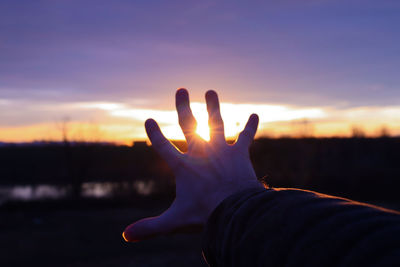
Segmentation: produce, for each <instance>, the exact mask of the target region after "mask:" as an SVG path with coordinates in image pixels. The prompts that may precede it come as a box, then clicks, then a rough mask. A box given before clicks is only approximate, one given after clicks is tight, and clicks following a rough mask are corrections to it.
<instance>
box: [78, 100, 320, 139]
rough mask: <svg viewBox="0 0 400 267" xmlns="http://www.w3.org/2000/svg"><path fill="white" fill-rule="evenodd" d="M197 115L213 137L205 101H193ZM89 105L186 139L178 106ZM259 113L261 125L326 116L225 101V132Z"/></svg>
mask: <svg viewBox="0 0 400 267" xmlns="http://www.w3.org/2000/svg"><path fill="white" fill-rule="evenodd" d="M190 106H191V109H192V112H193V115H194V116H195V118H196V120H197V129H196V132H197V134H199V135H200V136H201V137H202V138H203V139H205V140H209V139H210V133H209V131H210V129H209V126H208V113H207V107H206V104H204V103H198V102H193V103H191V105H190ZM84 107H86V108H88V107H89V108H97V109H102V110H105V111H107V112H108V113H109V114H110V115H111V116H114V117H124V118H130V119H135V120H139V121H143V122H144V121H145V120H146V119H148V118H153V119H155V120H156V121H157V122H158V123H159V124H160V127H161V128H162V131H163V133H164V135H165V136H166V137H167V138H171V139H175V140H182V139H184V136H183V134H182V131H181V129H180V128H179V125H178V116H177V114H176V111H174V110H153V109H133V108H128V107H126V106H124V105H120V104H113V103H96V104H91V105H87V104H86V105H85V106H84ZM252 113H257V114H258V115H259V116H260V127H262V124H263V123H269V122H275V121H290V120H295V119H301V118H308V119H313V118H322V117H324V116H325V113H324V111H323V110H322V109H320V108H292V107H290V106H284V105H267V104H264V105H261V104H259V105H257V104H232V103H221V114H222V118H223V120H224V125H225V136H226V137H228V138H233V137H236V136H237V135H238V133H239V132H240V131H241V130H243V128H244V126H245V124H246V122H247V120H248V118H249V116H250V115H251V114H252Z"/></svg>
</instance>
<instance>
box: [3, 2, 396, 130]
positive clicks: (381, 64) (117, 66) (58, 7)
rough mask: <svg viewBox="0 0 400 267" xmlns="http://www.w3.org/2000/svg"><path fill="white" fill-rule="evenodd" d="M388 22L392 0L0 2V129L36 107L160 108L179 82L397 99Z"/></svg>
mask: <svg viewBox="0 0 400 267" xmlns="http://www.w3.org/2000/svg"><path fill="white" fill-rule="evenodd" d="M278 2H279V3H278ZM399 25H400V2H399V1H370V0H362V1H361V0H360V1H353V0H346V1H337V0H336V1H329V0H326V1H325V0H308V1H306V0H299V1H295V0H284V1H232V0H229V1H148V0H147V1H103V0H96V1H54V0H47V1H31V0H26V1H23V0H19V1H14V0H3V1H1V2H0V111H1V114H0V126H9V125H24V124H27V123H31V124H33V123H35V122H38V123H39V122H43V121H46V120H47V119H48V118H47V117H46V116H44V115H43V116H41V115H40V114H41V113H40V112H39V111H37V110H36V113H35V110H34V109H35V108H34V107H30V105H32V104H37V105H39V106H40V104H41V103H52V104H54V103H70V102H71V103H72V102H88V101H104V102H118V103H126V104H132V103H134V104H136V105H139V106H140V105H144V106H145V107H146V108H149V107H153V108H171V107H173V102H172V103H170V101H171V100H172V99H173V98H172V96H173V94H174V90H175V89H176V88H177V87H181V86H184V87H188V88H190V89H191V93H192V96H193V97H192V98H193V99H194V100H197V101H203V94H204V92H205V90H206V89H208V88H215V89H216V90H217V91H218V92H220V94H221V95H222V96H223V100H224V101H226V102H231V103H259V104H263V103H269V104H290V105H296V106H330V107H335V108H352V107H360V106H387V105H390V106H395V105H399V102H400V87H399V84H400V75H399V70H400V45H399V43H400V27H399ZM166 99H167V100H168V103H166ZM1 103H3V104H4V103H8V105H7V106H6V107H4V105H3V107H2V106H1ZM32 109H33V110H32ZM5 112H6V113H7V114H5ZM24 114H25V115H24ZM38 114H39V115H38ZM62 115H63V114H60V116H62ZM54 116H55V117H57V116H58V115H57V114H55V115H54Z"/></svg>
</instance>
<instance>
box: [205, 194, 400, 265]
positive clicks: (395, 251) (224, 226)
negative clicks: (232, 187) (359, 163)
mask: <svg viewBox="0 0 400 267" xmlns="http://www.w3.org/2000/svg"><path fill="white" fill-rule="evenodd" d="M399 240H400V216H399V214H398V213H397V212H394V211H389V210H384V209H381V208H378V207H375V206H371V205H366V204H362V203H357V202H353V201H350V200H347V199H343V198H337V197H332V196H327V195H323V194H318V193H314V192H311V191H304V190H297V189H267V190H263V189H261V190H260V189H248V190H244V191H242V192H239V193H236V194H233V195H231V196H230V197H228V198H227V199H225V200H224V201H223V202H222V203H221V204H220V205H219V206H218V207H217V208H216V209H215V210H214V212H213V213H212V215H211V216H210V218H209V220H208V223H207V226H206V229H205V232H204V240H203V254H204V257H205V259H206V260H207V262H208V263H209V264H210V266H387V265H390V266H400V241H399Z"/></svg>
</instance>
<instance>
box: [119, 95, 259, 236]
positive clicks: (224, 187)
mask: <svg viewBox="0 0 400 267" xmlns="http://www.w3.org/2000/svg"><path fill="white" fill-rule="evenodd" d="M206 102H207V110H208V113H209V124H210V141H209V142H206V141H204V140H203V139H201V138H200V137H199V136H198V135H197V134H196V133H195V129H196V121H195V119H194V117H193V115H192V112H191V110H190V106H189V96H188V93H187V91H186V89H179V90H178V91H177V93H176V108H177V111H178V117H179V124H180V126H181V128H182V131H183V133H184V135H185V138H186V140H187V143H188V152H187V153H181V152H180V151H178V150H177V149H176V148H175V147H174V146H173V145H172V144H171V143H170V142H169V141H168V140H167V139H166V138H165V137H164V136H163V135H162V133H161V131H160V128H159V127H158V125H157V123H156V122H155V121H154V120H152V119H149V120H147V121H146V125H145V126H146V131H147V135H148V136H149V138H150V141H151V143H152V144H153V146H154V148H155V149H156V150H157V151H158V152H159V153H160V155H161V156H162V157H163V158H164V159H165V160H166V162H167V163H168V165H169V166H170V167H171V169H172V171H173V172H174V174H175V179H176V198H175V200H174V202H173V203H172V205H171V206H170V207H169V208H168V209H167V210H166V211H165V212H164V213H163V214H161V215H160V216H157V217H152V218H146V219H142V220H140V221H138V222H136V223H134V224H132V225H130V226H128V227H127V229H126V230H125V231H124V238H125V239H126V240H127V241H138V240H142V239H146V238H150V237H152V236H156V235H159V234H165V233H170V232H176V231H185V230H187V229H188V228H190V229H194V228H198V227H201V226H202V225H203V224H204V223H205V222H206V220H207V218H208V216H209V215H210V213H211V212H212V210H213V209H214V208H215V207H216V206H217V205H218V203H220V202H221V201H222V200H223V199H224V198H225V197H227V196H229V195H230V194H232V193H234V192H236V191H238V190H240V189H243V188H246V187H251V186H260V185H259V183H258V182H257V179H256V175H255V173H254V170H253V168H252V165H251V162H250V159H249V156H248V146H249V145H250V143H251V142H252V140H253V138H254V135H255V132H256V129H257V125H258V117H257V115H252V116H251V117H250V119H249V121H248V123H247V125H246V127H245V129H244V131H243V132H242V133H241V134H240V136H239V138H238V140H237V142H236V143H235V144H234V145H228V144H227V143H226V141H225V136H224V125H223V121H222V118H221V114H220V109H219V101H218V96H217V94H216V93H215V92H214V91H208V92H207V93H206Z"/></svg>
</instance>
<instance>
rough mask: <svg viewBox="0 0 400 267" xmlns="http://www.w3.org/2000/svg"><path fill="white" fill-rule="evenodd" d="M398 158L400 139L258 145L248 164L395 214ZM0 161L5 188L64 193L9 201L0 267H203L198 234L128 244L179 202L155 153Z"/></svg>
mask: <svg viewBox="0 0 400 267" xmlns="http://www.w3.org/2000/svg"><path fill="white" fill-rule="evenodd" d="M177 145H178V146H183V144H181V143H179V144H177ZM182 149H184V147H182ZM399 151H400V139H398V138H379V139H378V138H377V139H368V138H353V139H312V138H310V139H261V140H257V141H256V142H255V143H254V145H253V146H252V148H251V157H252V160H253V163H254V166H255V169H256V172H257V174H258V176H259V177H263V176H267V177H266V181H267V183H269V184H270V185H271V186H273V187H297V188H304V189H310V190H315V191H319V192H323V193H328V194H333V195H338V196H343V197H348V198H352V199H355V200H360V201H366V202H370V203H375V204H379V205H383V206H385V207H388V208H393V209H398V208H400V205H399V203H400V197H399V194H398V188H399V186H400V180H399V179H400V164H399V163H398V162H399ZM0 162H1V165H0V167H1V169H0V170H1V174H0V175H1V182H0V186H3V187H6V186H7V187H12V186H17V185H24V186H30V187H32V188H33V189H34V188H36V187H37V186H39V185H43V184H47V185H52V186H57V187H60V188H64V189H65V190H66V192H67V193H66V195H65V196H63V197H62V198H58V199H37V200H35V201H32V200H29V199H28V200H27V201H20V200H16V199H12V198H9V196H8V195H7V194H5V195H4V196H2V199H3V203H2V205H1V206H0V246H1V252H0V266H192V267H195V266H205V263H204V262H203V261H202V256H201V247H200V241H201V236H200V235H195V234H188V235H176V236H170V237H160V238H156V239H154V240H149V241H143V242H140V243H135V244H128V243H125V242H124V241H123V239H122V237H121V233H122V231H123V229H124V228H125V226H127V225H128V224H130V223H131V222H134V221H135V220H137V219H139V218H143V217H146V216H154V215H158V214H159V213H160V212H161V211H163V210H164V209H165V208H167V207H168V205H169V203H170V202H171V201H172V200H173V197H174V182H173V177H172V174H171V172H170V171H169V169H168V167H167V166H166V165H165V163H164V162H163V161H162V160H161V159H160V158H159V157H158V156H157V154H156V153H155V152H154V151H153V150H152V148H151V147H147V146H145V145H144V144H139V145H136V146H133V147H118V146H106V145H95V144H89V145H88V144H86V145H83V144H80V145H77V144H75V145H74V144H62V145H55V144H50V145H47V146H23V147H17V146H8V147H2V148H0ZM135 181H140V182H142V183H144V184H147V185H148V184H153V186H152V187H151V192H150V193H149V194H148V195H145V194H143V192H142V194H140V193H138V190H137V188H136V189H134V183H135ZM90 182H99V183H107V182H112V183H113V184H114V185H115V186H114V187H113V188H112V190H111V191H110V192H109V194H108V195H105V196H103V197H102V198H93V197H87V196H86V197H84V196H83V194H82V192H83V191H82V187H84V184H85V183H90ZM147 193H148V192H147Z"/></svg>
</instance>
